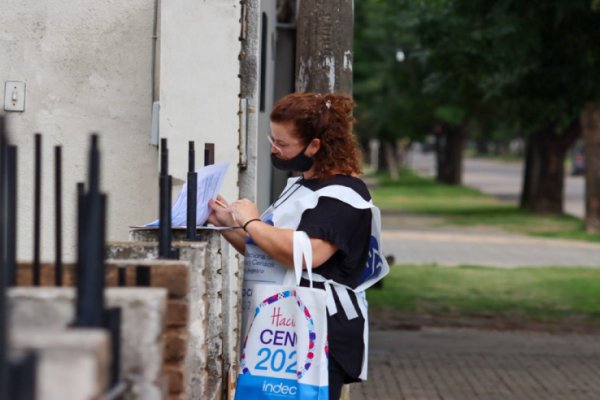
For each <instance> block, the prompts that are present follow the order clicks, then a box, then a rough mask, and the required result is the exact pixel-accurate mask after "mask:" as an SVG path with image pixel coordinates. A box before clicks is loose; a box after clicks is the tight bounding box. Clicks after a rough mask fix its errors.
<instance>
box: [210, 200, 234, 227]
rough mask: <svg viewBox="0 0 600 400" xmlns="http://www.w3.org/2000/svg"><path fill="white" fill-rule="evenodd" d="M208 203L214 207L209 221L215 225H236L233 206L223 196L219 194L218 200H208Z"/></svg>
mask: <svg viewBox="0 0 600 400" xmlns="http://www.w3.org/2000/svg"><path fill="white" fill-rule="evenodd" d="M208 205H209V206H210V208H212V212H211V213H210V214H209V216H208V222H210V223H211V224H213V225H215V226H235V225H236V223H235V221H234V219H233V215H232V213H231V207H230V206H229V205H228V204H227V201H226V200H225V199H224V198H223V196H221V195H218V196H217V201H215V200H213V199H210V200H208ZM223 206H225V207H223Z"/></svg>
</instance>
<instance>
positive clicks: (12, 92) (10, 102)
mask: <svg viewBox="0 0 600 400" xmlns="http://www.w3.org/2000/svg"><path fill="white" fill-rule="evenodd" d="M4 111H25V82H21V81H6V85H5V86H4Z"/></svg>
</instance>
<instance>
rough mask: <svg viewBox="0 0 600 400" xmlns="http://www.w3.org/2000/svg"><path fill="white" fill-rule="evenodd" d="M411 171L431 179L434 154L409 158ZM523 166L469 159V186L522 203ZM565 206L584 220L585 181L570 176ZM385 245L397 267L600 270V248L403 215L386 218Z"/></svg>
mask: <svg viewBox="0 0 600 400" xmlns="http://www.w3.org/2000/svg"><path fill="white" fill-rule="evenodd" d="M409 160H410V166H411V167H412V168H414V169H416V170H418V171H420V172H422V173H424V174H433V170H434V158H433V154H431V153H427V154H423V153H414V154H411V156H410V158H409ZM521 169H522V167H521V165H520V164H516V163H505V162H497V161H490V160H474V159H466V160H465V168H464V182H465V185H468V186H472V187H475V188H478V189H480V190H482V191H483V192H485V193H488V194H491V195H493V196H496V197H499V198H501V199H504V200H507V201H514V202H515V203H516V202H517V201H518V196H519V193H520V190H521V189H520V188H521ZM565 199H566V201H565V205H566V207H565V208H566V209H567V210H568V212H570V213H572V214H573V215H579V216H581V215H583V201H584V200H583V181H582V178H581V177H568V178H567V185H566V193H565ZM382 238H383V245H384V251H385V253H386V255H390V254H391V255H393V256H394V258H395V260H396V262H397V263H416V264H429V263H437V264H440V265H458V264H472V265H473V264H476V265H484V266H495V267H509V268H510V267H518V266H531V267H536V266H585V267H597V266H600V244H594V243H583V242H576V241H567V240H556V239H542V238H533V237H530V236H525V235H520V234H514V233H507V232H503V231H499V230H494V229H490V228H478V227H448V226H442V224H441V220H439V219H436V218H432V217H430V218H427V217H418V216H414V215H409V214H402V213H395V214H390V213H387V214H386V213H385V212H384V215H383V232H382Z"/></svg>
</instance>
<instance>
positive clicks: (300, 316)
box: [235, 231, 329, 400]
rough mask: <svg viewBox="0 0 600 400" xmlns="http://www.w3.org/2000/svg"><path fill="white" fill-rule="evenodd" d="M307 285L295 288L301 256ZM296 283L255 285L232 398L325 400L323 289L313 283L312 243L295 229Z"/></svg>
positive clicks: (325, 347) (300, 268)
mask: <svg viewBox="0 0 600 400" xmlns="http://www.w3.org/2000/svg"><path fill="white" fill-rule="evenodd" d="M303 259H304V262H305V264H306V270H307V272H308V276H309V280H310V282H311V283H310V287H308V288H306V287H300V286H299V283H300V277H301V275H302V260H303ZM294 269H295V276H296V285H291V286H289V285H273V284H257V285H256V286H255V287H254V295H253V296H252V298H253V299H254V300H253V304H252V305H253V308H254V316H253V318H252V319H251V321H250V322H249V326H248V329H247V334H246V337H245V338H244V341H243V349H242V355H241V361H240V371H239V375H238V379H237V386H236V392H235V399H236V400H246V399H277V400H282V399H299V400H308V399H310V400H327V399H328V398H329V391H328V378H329V375H328V355H327V351H328V349H327V312H326V298H325V291H324V290H320V289H313V288H312V248H311V245H310V239H309V238H308V236H307V235H306V233H304V232H298V231H296V232H294Z"/></svg>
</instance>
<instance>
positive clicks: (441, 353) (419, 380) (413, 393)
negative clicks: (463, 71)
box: [350, 157, 600, 400]
mask: <svg viewBox="0 0 600 400" xmlns="http://www.w3.org/2000/svg"><path fill="white" fill-rule="evenodd" d="M412 162H413V163H417V167H418V168H419V169H420V170H421V171H425V172H427V169H428V168H432V166H433V164H432V159H429V160H427V159H426V157H425V158H420V159H419V157H413V159H412ZM427 163H429V164H427ZM413 167H415V165H414V164H413ZM520 179H521V178H520V166H518V165H515V164H499V165H495V164H494V163H493V162H492V163H490V162H486V161H484V162H480V161H474V160H467V162H466V168H465V183H466V184H467V185H471V186H474V187H477V188H479V189H481V190H483V191H484V192H487V193H490V194H493V195H495V196H498V197H501V198H503V199H506V200H509V201H516V199H517V198H518V197H517V196H518V192H519V190H520V184H521V183H520ZM578 179H579V178H569V179H568V183H567V194H566V198H567V199H568V201H567V209H568V210H570V211H569V212H571V213H573V214H575V215H578V214H577V213H578V212H580V213H581V214H582V212H583V195H582V193H583V189H582V188H583V183H582V181H580V180H578ZM577 207H580V208H579V211H578V208H577ZM383 226H384V231H383V241H384V251H385V253H386V254H393V255H394V256H395V259H396V262H397V263H417V264H418V263H434V262H435V263H438V264H440V265H455V264H477V265H486V266H490V267H505V268H511V267H517V266H542V265H556V266H559V265H566V266H590V267H597V266H599V265H600V245H597V244H592V243H582V242H575V241H567V240H548V239H539V238H532V237H528V236H524V235H518V234H510V233H506V232H502V231H499V230H495V229H491V228H480V227H448V226H444V225H442V224H441V221H440V220H439V219H437V218H435V217H420V216H414V215H408V214H402V213H393V214H390V213H387V214H384V215H383ZM599 342H600V335H583V334H572V333H571V334H557V333H552V334H551V333H544V332H526V331H491V330H475V329H462V328H460V329H457V328H439V327H435V328H434V327H422V328H421V329H417V330H387V331H373V332H371V338H370V358H369V360H370V362H369V379H368V380H367V381H366V382H363V383H360V384H353V385H351V391H350V398H351V399H352V400H392V399H393V400H584V399H586V400H598V399H600V345H599Z"/></svg>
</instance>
